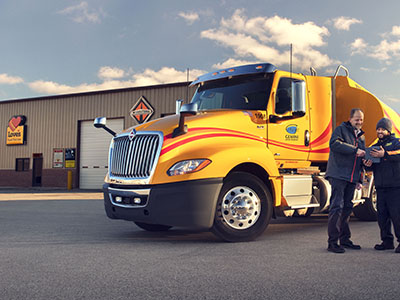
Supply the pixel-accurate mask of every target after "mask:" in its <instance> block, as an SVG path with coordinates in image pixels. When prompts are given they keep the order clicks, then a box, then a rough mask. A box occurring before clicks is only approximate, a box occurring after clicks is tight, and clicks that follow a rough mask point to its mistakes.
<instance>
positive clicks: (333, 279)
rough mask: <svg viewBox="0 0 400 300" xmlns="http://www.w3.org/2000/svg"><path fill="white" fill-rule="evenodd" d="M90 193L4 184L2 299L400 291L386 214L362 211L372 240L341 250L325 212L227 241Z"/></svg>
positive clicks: (344, 295)
mask: <svg viewBox="0 0 400 300" xmlns="http://www.w3.org/2000/svg"><path fill="white" fill-rule="evenodd" d="M27 194H30V195H27ZM46 194H47V196H49V198H52V197H53V198H54V199H47V200H42V199H41V197H42V198H45V196H46ZM52 194H54V195H52ZM83 194H85V195H87V196H88V198H87V199H79V198H78V197H81V196H82V195H83ZM18 195H19V196H21V195H24V197H26V198H25V199H20V198H18V197H17V196H18ZM89 195H90V196H93V197H98V196H99V195H101V193H100V192H99V191H80V190H73V191H62V190H59V191H54V190H53V191H51V190H50V191H49V190H47V191H43V190H42V191H37V190H36V191H34V192H33V193H29V192H28V191H26V190H25V191H22V190H20V191H16V190H14V191H13V190H9V191H8V192H5V191H0V196H1V197H2V199H3V200H0V299H7V300H11V299H18V300H20V299H163V300H164V299H280V300H282V299H291V300H294V299H328V300H330V299H332V300H334V299H352V300H354V299H374V300H375V299H389V300H391V299H393V300H394V299H396V300H397V299H399V295H400V284H399V274H400V254H396V253H394V252H393V251H383V252H379V251H376V250H374V249H373V246H374V244H375V243H377V242H379V230H378V226H377V224H376V222H361V221H359V220H357V219H355V218H353V219H352V220H351V222H350V227H351V230H352V233H353V237H352V239H353V240H354V242H356V243H359V244H361V246H362V250H359V251H357V250H348V251H346V253H344V254H334V253H330V252H328V251H327V250H326V246H327V242H326V240H327V233H326V230H327V229H326V226H327V217H326V216H325V215H316V216H311V217H309V218H279V219H277V220H273V221H272V222H271V224H270V225H269V226H268V228H267V230H266V231H265V233H264V234H263V235H262V236H261V237H260V238H259V239H257V240H256V241H253V242H247V243H224V242H221V241H219V240H218V239H217V238H216V237H215V236H214V235H212V234H211V233H210V232H201V231H196V230H189V229H183V228H172V230H170V231H168V232H146V231H143V230H141V229H139V228H138V227H136V226H135V225H134V224H133V223H132V222H126V221H121V220H110V219H108V218H107V217H106V215H105V213H104V207H103V200H102V198H100V199H94V198H93V199H89ZM56 196H57V197H56ZM12 197H15V198H16V199H14V200H11V198H12ZM59 197H66V198H68V199H67V200H63V199H60V198H59ZM32 200H35V201H32ZM50 200H54V201H50Z"/></svg>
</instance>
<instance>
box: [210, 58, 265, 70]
mask: <svg viewBox="0 0 400 300" xmlns="http://www.w3.org/2000/svg"><path fill="white" fill-rule="evenodd" d="M260 62H261V61H248V60H242V59H234V58H228V59H227V60H226V61H224V62H222V63H217V64H214V65H213V66H212V67H213V68H214V69H227V68H231V67H235V66H241V65H250V64H256V63H260Z"/></svg>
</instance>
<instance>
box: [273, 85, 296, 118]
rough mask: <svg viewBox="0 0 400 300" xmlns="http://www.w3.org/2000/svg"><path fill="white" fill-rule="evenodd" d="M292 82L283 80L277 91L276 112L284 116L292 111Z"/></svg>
mask: <svg viewBox="0 0 400 300" xmlns="http://www.w3.org/2000/svg"><path fill="white" fill-rule="evenodd" d="M291 83H292V80H291V79H290V78H281V80H280V81H279V85H278V90H277V91H276V97H275V112H276V113H277V114H280V115H283V114H285V113H287V112H289V111H291V110H292V88H291Z"/></svg>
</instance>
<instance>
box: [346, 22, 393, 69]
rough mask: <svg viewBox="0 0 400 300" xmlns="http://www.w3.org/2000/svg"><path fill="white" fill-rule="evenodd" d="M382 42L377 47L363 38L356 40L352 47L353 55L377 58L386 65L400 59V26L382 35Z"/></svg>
mask: <svg viewBox="0 0 400 300" xmlns="http://www.w3.org/2000/svg"><path fill="white" fill-rule="evenodd" d="M381 37H382V40H381V41H380V42H379V43H378V44H376V45H370V44H368V43H367V42H365V41H364V40H363V39H362V38H358V39H356V40H355V41H354V42H353V43H352V44H351V45H350V48H351V51H352V52H351V54H352V55H354V54H361V55H366V56H368V57H372V58H375V59H376V60H379V61H381V62H383V63H385V64H386V65H390V64H392V63H393V61H394V60H398V59H400V26H393V27H392V30H391V31H390V32H385V33H383V34H381Z"/></svg>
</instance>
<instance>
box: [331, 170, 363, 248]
mask: <svg viewBox="0 0 400 300" xmlns="http://www.w3.org/2000/svg"><path fill="white" fill-rule="evenodd" d="M328 180H329V183H330V184H331V187H332V195H331V199H330V206H329V217H328V243H329V244H332V243H337V242H338V240H340V241H341V242H345V241H348V240H349V239H350V237H351V233H350V228H349V220H350V215H351V213H352V211H353V202H351V200H353V197H354V191H355V189H356V184H355V183H350V182H347V181H345V180H340V179H336V178H329V179H328Z"/></svg>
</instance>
